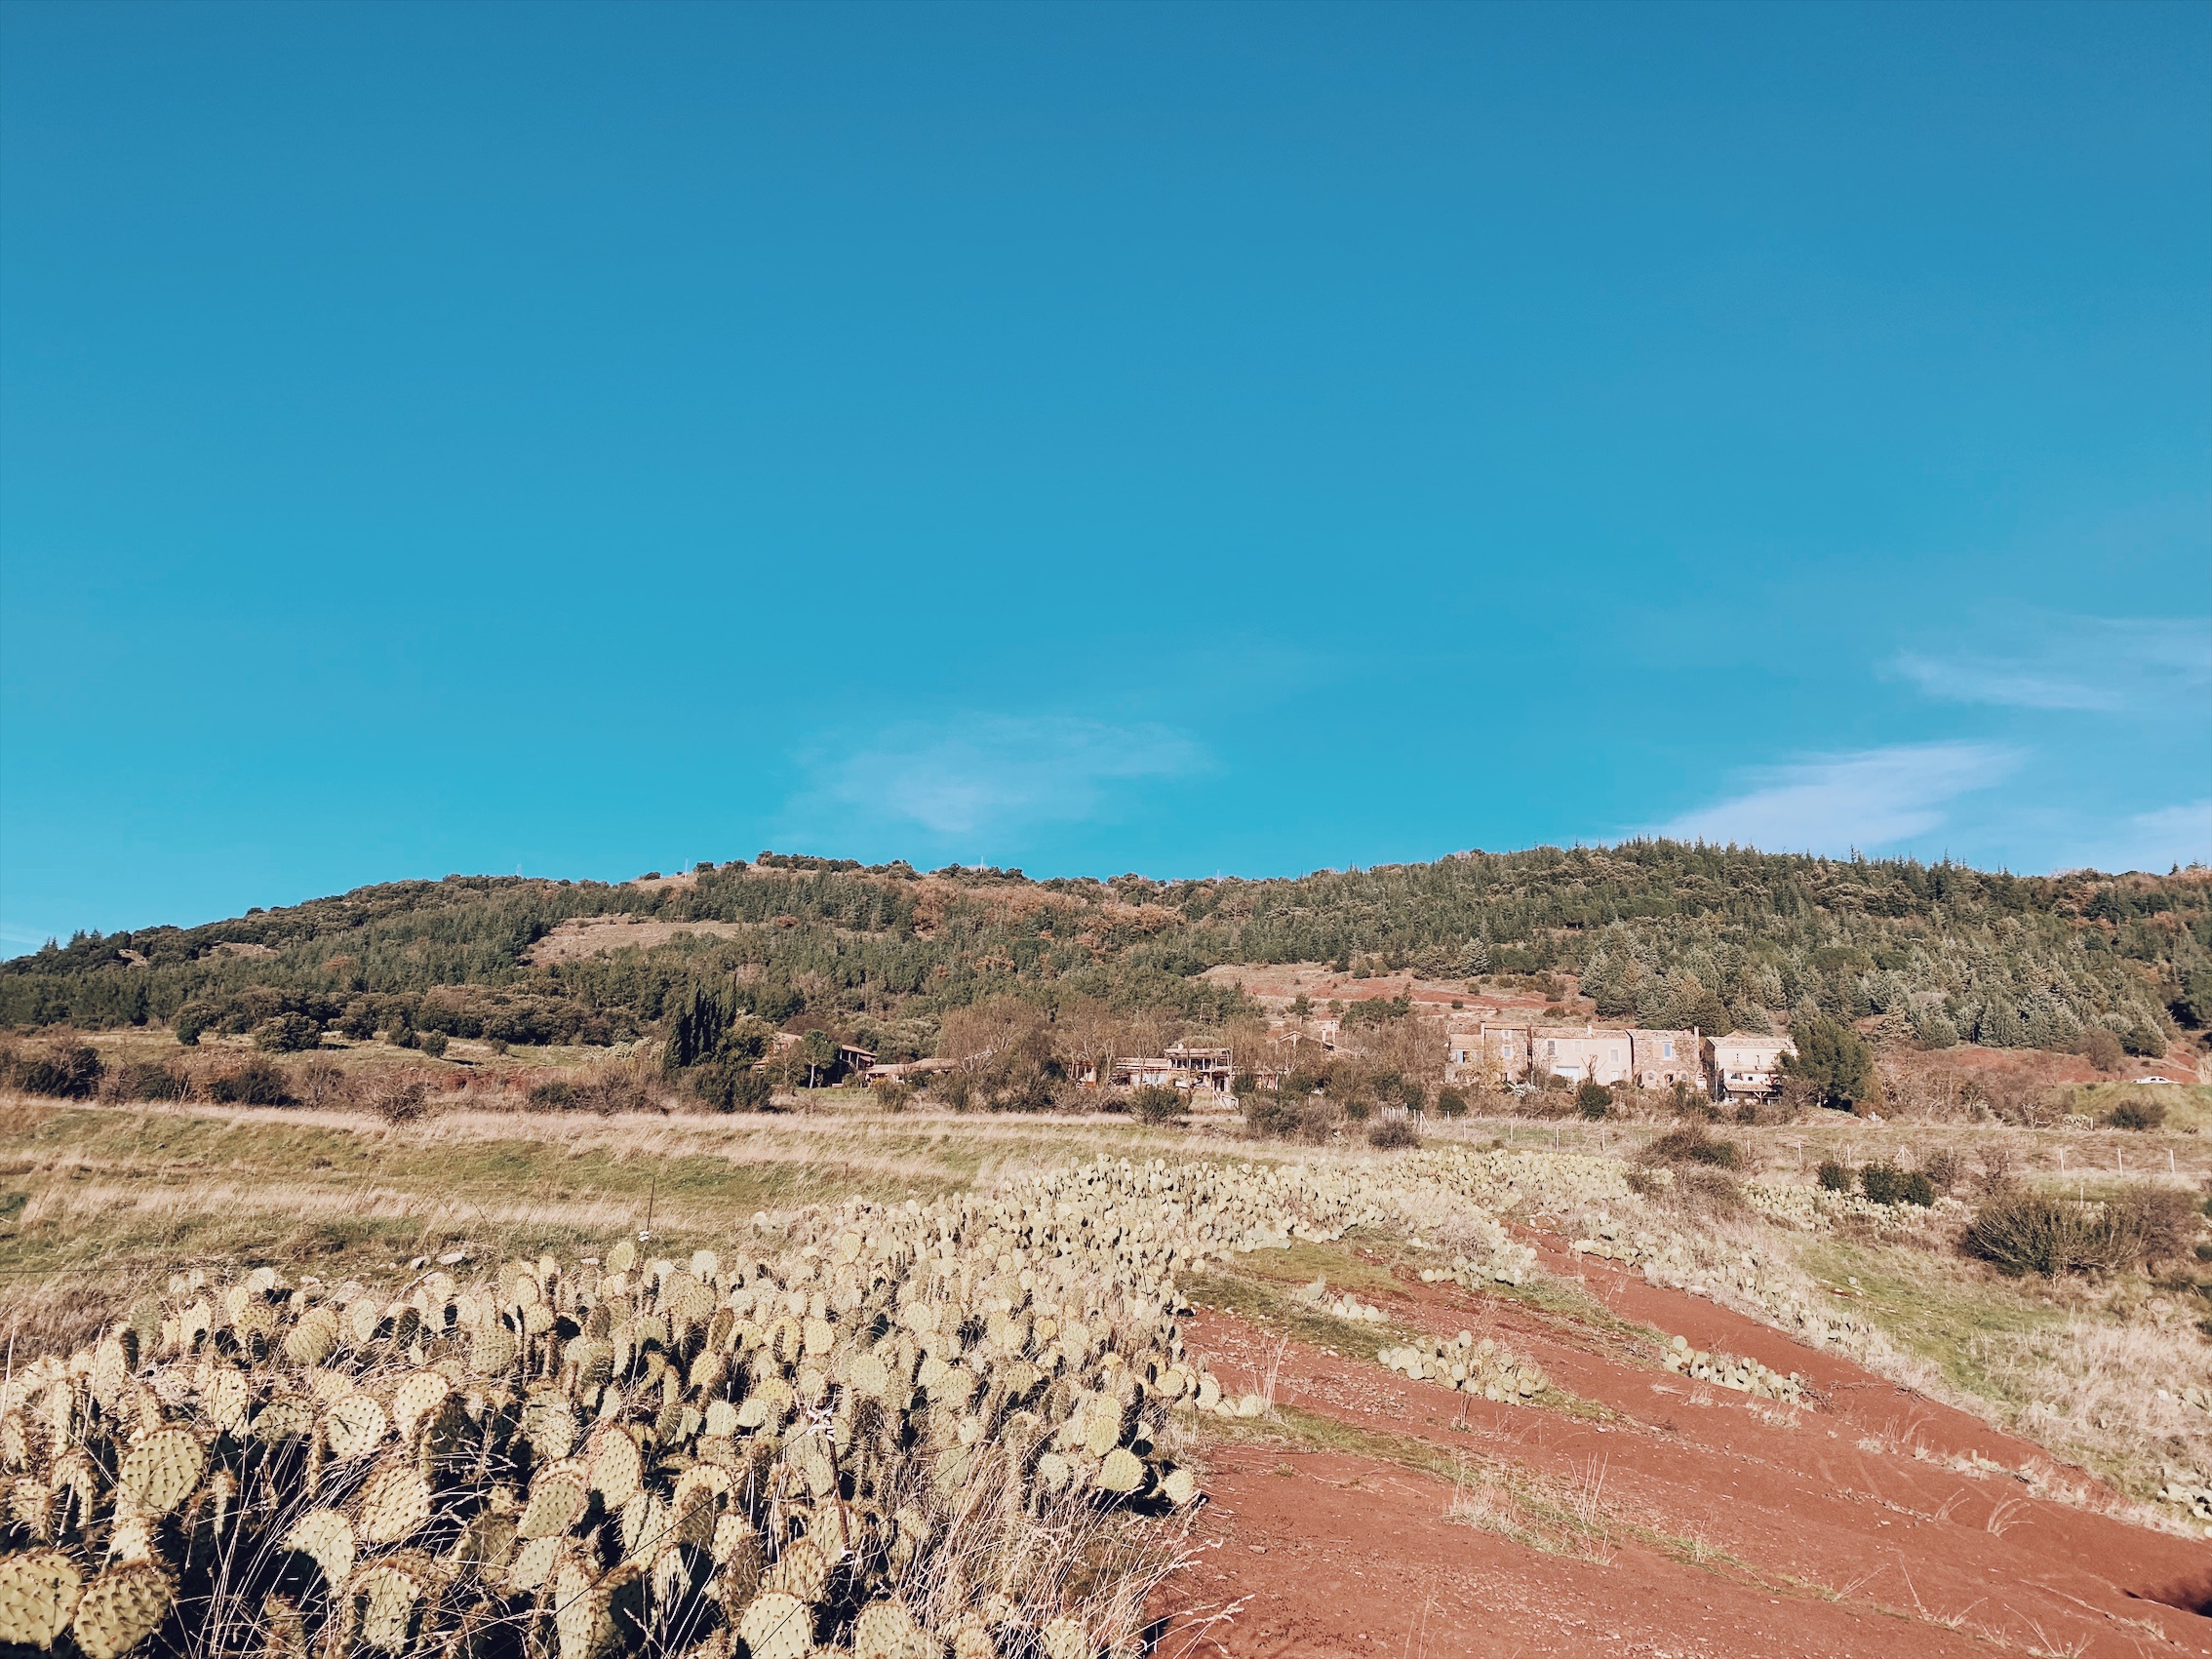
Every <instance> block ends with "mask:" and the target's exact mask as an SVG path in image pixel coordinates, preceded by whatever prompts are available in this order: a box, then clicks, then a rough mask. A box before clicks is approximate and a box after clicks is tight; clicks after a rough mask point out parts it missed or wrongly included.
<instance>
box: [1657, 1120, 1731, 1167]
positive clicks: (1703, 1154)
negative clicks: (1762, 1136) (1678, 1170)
mask: <svg viewBox="0 0 2212 1659" xmlns="http://www.w3.org/2000/svg"><path fill="white" fill-rule="evenodd" d="M1642 1156H1643V1157H1644V1159H1645V1160H1646V1161H1647V1162H1650V1163H1655V1164H1703V1165H1707V1166H1708V1167H1711V1168H1715V1169H1741V1168H1742V1167H1743V1166H1744V1149H1743V1148H1742V1147H1741V1146H1739V1145H1737V1144H1736V1143H1735V1142H1734V1141H1732V1140H1715V1139H1714V1138H1713V1134H1712V1131H1711V1130H1709V1129H1707V1128H1706V1126H1704V1125H1703V1124H1684V1125H1683V1126H1681V1127H1680V1128H1679V1129H1669V1130H1668V1131H1667V1132H1666V1133H1665V1134H1663V1135H1661V1136H1659V1137H1658V1138H1657V1139H1656V1140H1653V1141H1652V1142H1651V1143H1650V1144H1649V1145H1648V1146H1646V1147H1645V1148H1644V1149H1643V1154H1642Z"/></svg>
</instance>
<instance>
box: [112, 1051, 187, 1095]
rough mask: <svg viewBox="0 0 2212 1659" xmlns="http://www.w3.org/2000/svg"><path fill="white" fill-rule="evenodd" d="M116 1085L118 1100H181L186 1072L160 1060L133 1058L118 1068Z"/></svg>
mask: <svg viewBox="0 0 2212 1659" xmlns="http://www.w3.org/2000/svg"><path fill="white" fill-rule="evenodd" d="M114 1087H115V1098H116V1099H118V1100H181V1099H183V1098H184V1074H183V1073H182V1072H181V1071H179V1070H178V1069H177V1068H176V1067H174V1066H165V1065H163V1064H162V1063H161V1062H160V1061H159V1060H132V1061H130V1062H128V1063H127V1064H125V1065H122V1066H119V1067H117V1068H116V1072H115V1084H114Z"/></svg>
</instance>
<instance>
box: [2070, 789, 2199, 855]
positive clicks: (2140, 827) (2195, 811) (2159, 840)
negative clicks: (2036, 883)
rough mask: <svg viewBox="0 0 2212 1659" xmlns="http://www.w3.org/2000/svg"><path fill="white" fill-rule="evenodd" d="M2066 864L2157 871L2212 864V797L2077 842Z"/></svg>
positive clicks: (2126, 820)
mask: <svg viewBox="0 0 2212 1659" xmlns="http://www.w3.org/2000/svg"><path fill="white" fill-rule="evenodd" d="M2064 862H2065V867H2066V868H2068V869H2076V870H2110V871H2120V870H2149V871H2153V872H2154V873H2155V872H2161V871H2165V870H2168V869H2171V868H2172V867H2173V866H2174V865H2176V864H2183V865H2187V864H2212V798H2207V799H2205V800H2202V801H2185V802H2182V803H2180V804H2179V805H2177V806H2172V807H2160V808H2158V809H2157V810H2155V811H2150V812H2137V813H2135V814H2134V815H2133V816H2132V817H2128V818H2124V819H2122V820H2121V821H2120V822H2118V823H2116V824H2114V825H2113V826H2112V827H2111V828H2110V829H2109V830H2107V831H2105V832H2104V833H2103V834H2101V835H2099V836H2096V837H2095V838H2093V839H2085V840H2083V841H2081V842H2078V843H2076V844H2075V845H2074V847H2073V848H2072V849H2071V850H2070V852H2069V855H2068V856H2067V858H2066V859H2065V861H2064Z"/></svg>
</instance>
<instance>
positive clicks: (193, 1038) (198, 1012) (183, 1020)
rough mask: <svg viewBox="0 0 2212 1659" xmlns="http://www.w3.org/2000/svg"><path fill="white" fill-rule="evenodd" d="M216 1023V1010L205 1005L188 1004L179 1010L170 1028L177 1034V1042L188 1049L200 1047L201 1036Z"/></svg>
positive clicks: (170, 1023)
mask: <svg viewBox="0 0 2212 1659" xmlns="http://www.w3.org/2000/svg"><path fill="white" fill-rule="evenodd" d="M214 1023H215V1009H213V1008H211V1007H208V1005H207V1004H205V1003H186V1004H185V1005H184V1006H183V1007H180V1008H178V1010H177V1016H176V1018H174V1019H172V1020H171V1021H170V1022H169V1028H170V1029H171V1030H172V1031H174V1032H176V1033H177V1041H178V1042H179V1043H181V1044H183V1045H184V1047H187V1048H196V1047H199V1046H200V1034H201V1033H202V1032H203V1031H205V1030H207V1028H208V1027H209V1026H211V1025H213V1024H214Z"/></svg>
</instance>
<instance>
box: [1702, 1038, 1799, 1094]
mask: <svg viewBox="0 0 2212 1659" xmlns="http://www.w3.org/2000/svg"><path fill="white" fill-rule="evenodd" d="M1705 1050H1706V1053H1705V1060H1706V1069H1707V1073H1708V1075H1709V1076H1710V1077H1711V1078H1712V1080H1713V1098H1714V1099H1716V1100H1771V1099H1773V1098H1774V1097H1775V1096H1776V1095H1777V1094H1780V1093H1781V1092H1782V1056H1783V1055H1785V1054H1795V1053H1796V1052H1797V1049H1796V1048H1794V1047H1792V1046H1791V1044H1790V1040H1789V1039H1788V1038H1787V1037H1760V1036H1758V1035H1757V1034H1756V1033H1754V1032H1749V1031H1731V1032H1730V1033H1728V1035H1727V1036H1725V1037H1716V1038H1713V1039H1712V1040H1711V1041H1709V1042H1708V1043H1707V1044H1706V1045H1705Z"/></svg>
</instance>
